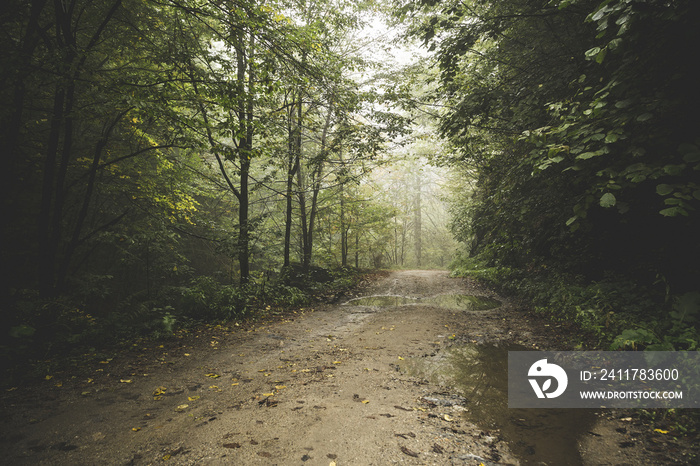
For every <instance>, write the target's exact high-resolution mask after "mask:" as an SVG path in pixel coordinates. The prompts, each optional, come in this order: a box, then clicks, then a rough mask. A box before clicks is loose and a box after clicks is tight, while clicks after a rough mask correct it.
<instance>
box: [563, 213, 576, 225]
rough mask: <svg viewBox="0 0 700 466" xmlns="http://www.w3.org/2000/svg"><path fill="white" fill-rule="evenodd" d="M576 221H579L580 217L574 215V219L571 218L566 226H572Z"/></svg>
mask: <svg viewBox="0 0 700 466" xmlns="http://www.w3.org/2000/svg"><path fill="white" fill-rule="evenodd" d="M576 220H578V217H577V216H576V215H574V216H573V217H571V218H570V219H569V220H567V221H566V226H567V227H568V226H571V224H572V223H574V222H575V221H576Z"/></svg>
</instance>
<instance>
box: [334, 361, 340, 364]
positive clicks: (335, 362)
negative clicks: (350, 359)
mask: <svg viewBox="0 0 700 466" xmlns="http://www.w3.org/2000/svg"><path fill="white" fill-rule="evenodd" d="M333 364H341V362H340V361H333Z"/></svg>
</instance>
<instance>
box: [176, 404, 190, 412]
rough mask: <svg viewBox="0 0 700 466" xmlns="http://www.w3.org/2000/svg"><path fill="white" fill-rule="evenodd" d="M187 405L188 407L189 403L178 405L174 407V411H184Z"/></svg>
mask: <svg viewBox="0 0 700 466" xmlns="http://www.w3.org/2000/svg"><path fill="white" fill-rule="evenodd" d="M189 407H190V405H180V406H178V407H177V408H175V411H184V410H186V409H187V408H189Z"/></svg>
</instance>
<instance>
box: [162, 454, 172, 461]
mask: <svg viewBox="0 0 700 466" xmlns="http://www.w3.org/2000/svg"><path fill="white" fill-rule="evenodd" d="M170 458H171V455H164V456H163V461H168V460H169V459H170Z"/></svg>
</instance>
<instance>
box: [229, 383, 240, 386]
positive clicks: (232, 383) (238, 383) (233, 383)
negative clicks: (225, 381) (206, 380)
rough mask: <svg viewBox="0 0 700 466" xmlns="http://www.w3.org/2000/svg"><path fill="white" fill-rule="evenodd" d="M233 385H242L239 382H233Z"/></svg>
mask: <svg viewBox="0 0 700 466" xmlns="http://www.w3.org/2000/svg"><path fill="white" fill-rule="evenodd" d="M231 385H234V386H235V385H240V383H238V382H233V383H232V384H231Z"/></svg>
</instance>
